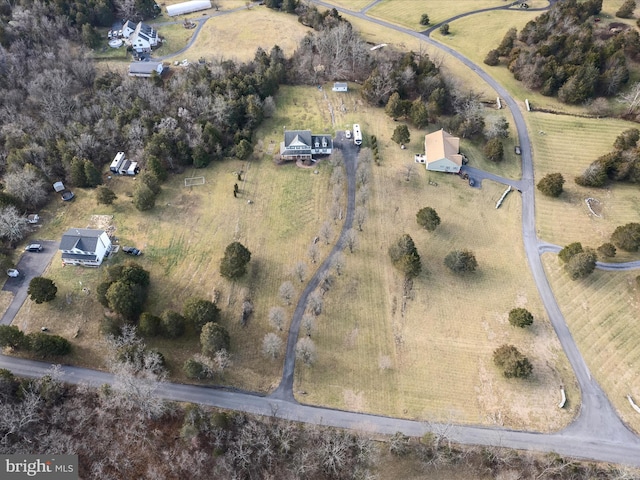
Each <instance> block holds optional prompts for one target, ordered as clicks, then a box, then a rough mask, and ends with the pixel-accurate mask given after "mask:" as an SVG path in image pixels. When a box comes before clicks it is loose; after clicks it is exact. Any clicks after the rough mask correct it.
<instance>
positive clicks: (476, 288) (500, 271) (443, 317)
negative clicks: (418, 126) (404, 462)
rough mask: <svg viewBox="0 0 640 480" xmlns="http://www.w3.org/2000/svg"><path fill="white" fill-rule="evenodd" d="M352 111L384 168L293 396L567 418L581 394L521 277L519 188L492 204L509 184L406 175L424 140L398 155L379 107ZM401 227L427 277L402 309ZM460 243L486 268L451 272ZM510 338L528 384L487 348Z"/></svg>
mask: <svg viewBox="0 0 640 480" xmlns="http://www.w3.org/2000/svg"><path fill="white" fill-rule="evenodd" d="M357 114H358V116H359V118H360V120H359V122H360V124H361V127H362V131H363V133H364V134H365V136H366V135H370V134H375V135H376V136H377V137H378V145H379V147H380V150H381V155H382V166H381V167H376V166H373V167H372V168H373V175H374V179H373V182H372V184H371V185H370V190H371V195H370V203H369V206H368V215H369V218H368V220H367V221H366V222H365V225H364V231H363V232H362V233H360V235H359V241H360V246H359V247H358V251H357V252H356V253H355V254H354V255H350V254H348V253H346V254H345V257H346V261H347V266H346V268H345V273H344V274H343V275H341V276H340V277H336V278H335V285H334V287H332V289H331V291H330V292H329V293H328V294H327V295H326V296H325V310H324V312H323V313H322V314H321V315H320V316H319V317H318V320H317V326H318V332H317V333H316V334H315V335H314V336H313V337H312V338H313V339H314V341H315V342H316V345H317V347H318V350H319V355H318V357H319V359H318V363H317V365H315V366H314V367H312V368H305V367H302V366H301V367H299V368H298V369H297V371H296V386H295V391H298V392H301V391H304V392H306V393H305V394H304V395H299V396H298V399H299V400H300V401H302V402H305V403H313V404H323V405H330V406H333V407H336V408H345V409H349V410H363V411H372V412H376V413H384V414H387V415H392V416H404V417H410V418H417V419H421V418H423V419H430V420H436V419H437V420H444V421H446V420H452V421H454V422H469V423H480V424H504V425H509V426H510V427H513V428H534V429H539V430H543V431H548V430H553V429H556V428H560V427H561V426H563V425H566V424H567V423H568V422H569V421H570V420H571V418H572V416H573V414H574V413H575V411H576V410H575V409H576V407H577V405H578V404H579V398H578V397H579V393H578V390H577V388H576V386H575V382H574V380H573V374H572V372H571V370H570V367H569V365H568V363H567V361H566V359H565V357H564V354H563V352H562V349H561V347H560V345H559V343H558V341H557V339H556V337H555V335H554V333H553V330H552V328H551V326H550V325H549V323H548V321H547V319H546V315H545V313H544V309H543V307H542V305H541V303H540V301H539V299H538V295H537V291H536V289H535V285H534V284H533V281H532V279H531V277H530V276H529V274H528V273H525V274H523V273H522V272H528V268H527V265H526V259H525V257H524V253H523V252H522V247H521V242H520V241H519V240H515V241H514V239H519V238H520V229H521V226H520V219H521V217H520V212H521V204H520V198H519V196H518V195H517V194H515V195H514V194H512V195H511V196H510V197H508V199H507V201H506V203H505V205H504V206H503V207H502V208H501V209H500V210H496V209H495V201H496V200H497V199H498V198H499V197H500V195H501V194H502V192H503V191H504V187H503V186H502V185H498V184H495V183H492V182H485V183H484V185H483V188H482V189H481V190H478V189H472V188H470V187H468V185H467V184H466V182H464V181H462V180H461V179H459V178H458V177H457V176H455V175H442V174H437V173H428V172H427V171H426V170H424V167H422V166H419V165H416V169H415V174H414V176H413V179H412V180H411V181H410V182H406V181H405V180H404V175H403V173H402V169H403V166H404V165H405V164H407V163H410V162H413V158H412V153H408V152H412V151H413V149H416V148H418V147H419V145H421V143H422V139H421V137H420V136H419V135H418V134H417V132H414V131H412V132H411V133H412V142H411V145H409V146H408V150H404V151H403V150H400V149H399V148H398V147H397V145H396V144H395V143H393V142H391V140H390V137H391V133H392V129H393V127H394V125H395V124H394V123H393V122H391V121H389V119H388V118H386V116H385V115H384V113H383V111H382V110H379V109H370V108H369V107H366V106H361V107H359V109H358V112H357ZM414 133H415V135H414ZM422 138H423V137H422ZM428 179H431V180H432V181H435V182H437V183H438V186H437V187H434V186H430V185H428V181H427V180H428ZM427 205H429V206H432V207H434V208H435V209H436V211H438V212H439V214H440V217H441V218H442V222H443V223H442V224H441V225H440V227H439V228H438V230H436V232H435V233H433V234H430V233H428V232H426V231H423V230H421V229H419V227H418V226H417V224H416V222H415V214H416V211H417V210H418V209H419V208H421V207H423V206H427ZM496 231H500V232H501V234H500V235H499V236H496V235H495V232H496ZM404 232H407V233H409V234H411V235H412V237H413V239H414V241H415V242H416V245H417V247H418V250H419V252H420V253H421V255H422V261H423V266H424V269H425V272H423V274H422V275H421V276H420V277H419V278H418V279H416V280H415V281H414V290H413V299H412V300H410V301H409V302H408V305H407V310H406V312H405V315H404V316H403V315H402V314H401V310H402V308H401V302H402V292H401V285H400V283H401V282H400V278H399V277H398V275H397V273H396V272H395V271H394V270H393V268H392V267H391V265H390V262H389V261H388V258H387V248H388V246H389V244H390V242H391V241H393V240H394V239H395V237H396V236H398V235H400V234H401V233H404ZM472 232H473V233H472ZM470 238H473V241H472V242H470V241H469V240H465V239H470ZM454 248H471V249H473V250H474V251H475V253H476V256H477V257H478V261H479V262H480V270H479V271H478V272H477V273H476V274H474V275H470V276H468V277H461V278H458V277H455V276H453V275H452V274H450V273H449V272H448V271H446V268H445V267H444V265H443V264H442V260H443V258H444V256H445V255H446V253H448V252H449V251H450V250H452V249H454ZM372 259H377V260H375V261H372ZM354 299H357V300H355V301H354ZM515 306H525V307H526V308H528V309H529V310H530V311H532V313H533V314H534V316H535V318H536V322H535V326H534V328H533V330H532V331H526V330H525V331H519V330H516V329H514V328H512V327H510V326H509V325H508V322H507V314H508V311H509V310H510V309H511V308H514V307H515ZM505 342H511V343H514V344H516V345H518V347H519V348H520V349H521V350H522V351H524V352H525V353H526V354H527V355H529V356H530V358H531V360H532V361H533V363H534V368H535V371H536V374H535V378H533V379H532V380H531V381H528V382H517V381H509V380H506V379H504V378H502V377H501V375H500V374H499V372H497V371H496V369H495V367H494V366H493V364H492V361H491V353H492V351H493V349H495V348H496V347H497V346H499V345H500V344H502V343H505ZM382 357H389V359H390V361H391V364H392V368H391V369H389V370H381V369H380V368H379V360H380V359H381V358H382ZM560 384H564V385H566V386H568V388H569V390H570V393H568V395H569V398H570V399H571V405H570V406H569V408H568V410H567V411H558V409H557V408H556V404H557V402H558V397H559V391H558V390H557V386H558V385H560Z"/></svg>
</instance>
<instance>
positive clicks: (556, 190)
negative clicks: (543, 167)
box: [538, 173, 564, 197]
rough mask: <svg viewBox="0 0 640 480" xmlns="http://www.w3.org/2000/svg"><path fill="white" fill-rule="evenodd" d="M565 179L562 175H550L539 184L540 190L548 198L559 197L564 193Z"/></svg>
mask: <svg viewBox="0 0 640 480" xmlns="http://www.w3.org/2000/svg"><path fill="white" fill-rule="evenodd" d="M562 185H564V177H563V176H562V174H561V173H549V174H547V175H545V176H544V177H542V179H540V181H539V182H538V190H540V192H541V193H543V194H544V195H546V196H547V197H559V196H560V194H561V193H562Z"/></svg>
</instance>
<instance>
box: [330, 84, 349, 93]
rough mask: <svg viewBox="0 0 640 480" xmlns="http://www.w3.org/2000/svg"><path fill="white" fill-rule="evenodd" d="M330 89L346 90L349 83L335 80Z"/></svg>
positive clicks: (336, 90)
mask: <svg viewBox="0 0 640 480" xmlns="http://www.w3.org/2000/svg"><path fill="white" fill-rule="evenodd" d="M331 90H333V91H334V92H346V91H348V90H349V85H347V82H335V83H334V84H333V88H332V89H331Z"/></svg>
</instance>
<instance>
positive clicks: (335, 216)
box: [331, 200, 343, 223]
mask: <svg viewBox="0 0 640 480" xmlns="http://www.w3.org/2000/svg"><path fill="white" fill-rule="evenodd" d="M342 216H343V209H342V205H341V204H340V202H336V201H335V200H334V202H333V203H332V204H331V219H332V220H333V222H334V223H338V220H342Z"/></svg>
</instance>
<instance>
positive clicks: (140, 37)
mask: <svg viewBox="0 0 640 480" xmlns="http://www.w3.org/2000/svg"><path fill="white" fill-rule="evenodd" d="M134 25H135V26H134ZM122 36H123V37H124V38H125V39H126V43H127V44H128V45H130V46H131V48H133V49H134V50H135V51H136V52H137V53H149V52H151V49H152V48H155V47H157V46H158V45H159V44H160V43H161V42H160V38H159V37H158V32H157V31H156V30H154V29H153V28H151V27H150V26H149V25H147V24H146V23H142V22H139V23H138V24H134V23H133V22H132V21H131V20H127V21H126V22H125V23H124V25H123V27H122Z"/></svg>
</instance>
